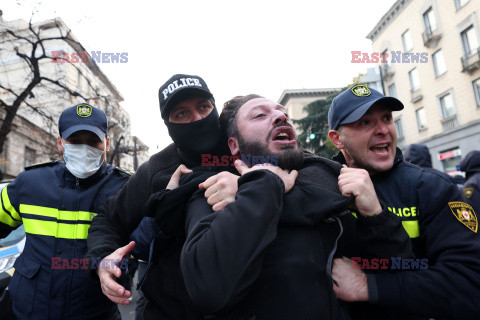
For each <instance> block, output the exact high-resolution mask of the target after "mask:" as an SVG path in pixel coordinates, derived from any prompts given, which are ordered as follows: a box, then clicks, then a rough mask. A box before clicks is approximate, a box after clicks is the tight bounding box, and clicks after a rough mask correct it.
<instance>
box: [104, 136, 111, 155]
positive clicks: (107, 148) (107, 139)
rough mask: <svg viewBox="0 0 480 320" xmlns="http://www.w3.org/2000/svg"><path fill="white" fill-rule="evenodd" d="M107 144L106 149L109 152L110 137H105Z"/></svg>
mask: <svg viewBox="0 0 480 320" xmlns="http://www.w3.org/2000/svg"><path fill="white" fill-rule="evenodd" d="M105 139H106V142H107V144H106V145H105V151H106V152H108V151H110V138H109V137H105Z"/></svg>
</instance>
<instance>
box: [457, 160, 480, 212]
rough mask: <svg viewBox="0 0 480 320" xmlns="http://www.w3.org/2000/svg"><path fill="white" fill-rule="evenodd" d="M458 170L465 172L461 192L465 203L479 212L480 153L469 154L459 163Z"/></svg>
mask: <svg viewBox="0 0 480 320" xmlns="http://www.w3.org/2000/svg"><path fill="white" fill-rule="evenodd" d="M460 170H461V171H464V172H465V175H466V179H467V180H466V181H465V183H464V184H463V192H464V194H465V197H466V198H467V199H466V201H467V202H468V203H469V204H470V205H471V206H472V207H473V208H474V209H475V212H477V213H478V212H480V151H478V150H474V151H471V152H469V153H468V154H467V155H466V157H465V159H462V161H460Z"/></svg>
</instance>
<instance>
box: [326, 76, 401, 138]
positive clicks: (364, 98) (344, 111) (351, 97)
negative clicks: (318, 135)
mask: <svg viewBox="0 0 480 320" xmlns="http://www.w3.org/2000/svg"><path fill="white" fill-rule="evenodd" d="M377 102H383V104H382V105H383V106H385V107H387V108H390V110H392V111H398V110H402V109H403V104H402V103H401V102H400V100H398V99H396V98H393V97H385V96H384V95H383V94H381V93H380V92H378V91H377V90H375V89H372V88H369V87H367V86H366V85H364V84H357V85H355V86H353V87H351V88H350V89H347V90H345V91H343V92H342V93H340V94H339V95H338V96H336V97H335V98H334V99H333V101H332V105H331V106H330V110H328V125H329V126H330V129H331V130H337V129H338V127H339V126H340V125H341V124H346V123H353V122H355V121H358V120H360V118H362V117H363V115H364V114H365V113H366V112H367V111H368V110H369V109H370V108H371V107H372V106H373V105H374V104H375V103H377Z"/></svg>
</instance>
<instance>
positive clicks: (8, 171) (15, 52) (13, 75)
mask: <svg viewBox="0 0 480 320" xmlns="http://www.w3.org/2000/svg"><path fill="white" fill-rule="evenodd" d="M36 35H37V36H38V37H39V38H41V39H47V38H48V39H51V40H45V41H42V43H41V46H40V45H38V46H37V50H36V51H34V50H35V49H32V48H33V47H32V44H31V41H29V40H32V39H33V40H35V37H36ZM0 40H1V41H2V50H1V52H0V86H1V87H0V88H1V90H0V99H1V100H3V101H4V102H5V104H11V102H12V101H14V99H15V98H16V95H18V94H19V93H20V92H22V91H23V90H24V89H25V87H26V85H27V84H28V83H29V81H30V79H31V78H32V77H33V72H32V70H31V68H30V66H29V64H28V62H26V60H27V59H22V57H21V55H26V56H31V55H32V52H35V53H34V54H35V56H37V55H38V56H42V55H46V56H47V57H46V58H42V59H40V60H38V63H39V70H40V72H41V76H42V77H44V78H48V79H50V80H48V81H45V80H44V81H42V82H41V83H40V84H38V85H36V86H35V87H34V88H33V90H32V92H31V94H29V95H28V97H27V98H26V99H25V100H24V102H22V104H21V105H20V107H19V109H18V112H17V116H16V118H15V120H14V126H13V127H12V131H11V132H10V134H9V135H8V136H7V140H6V143H5V146H4V151H3V152H2V164H1V170H2V173H3V176H4V178H13V177H15V176H17V175H18V173H20V172H21V171H23V168H24V165H27V164H32V163H38V162H44V161H50V160H56V159H60V154H59V153H58V151H55V150H56V138H57V136H58V126H57V123H58V118H59V116H60V114H61V112H62V111H63V110H64V109H65V108H67V107H70V106H73V105H75V104H79V103H82V102H87V103H90V104H91V105H93V106H95V107H98V108H100V109H102V110H104V111H105V113H106V114H107V118H108V120H109V137H110V140H111V144H110V150H111V151H110V152H109V154H107V159H111V160H112V164H114V165H117V166H120V167H123V168H126V169H129V170H133V169H134V155H133V154H134V151H137V152H138V154H139V155H140V156H138V155H137V159H138V161H140V163H141V162H143V161H145V160H146V159H148V154H147V150H148V148H147V147H146V146H145V145H144V144H143V143H142V142H141V141H140V139H138V138H136V144H137V145H139V146H141V147H140V148H139V149H136V150H132V149H133V146H134V137H133V136H132V135H131V123H130V116H129V115H128V113H127V112H126V111H125V110H124V109H123V108H122V107H121V106H120V102H122V101H123V97H122V95H121V94H120V92H119V91H118V90H117V89H116V87H115V86H114V85H113V84H112V83H111V81H110V80H109V79H108V78H107V77H106V75H105V74H104V73H103V72H102V71H101V70H100V68H99V66H98V65H97V64H96V63H95V62H94V61H93V60H92V57H91V56H90V54H88V53H87V51H86V50H85V48H84V47H83V46H82V45H81V44H80V43H79V41H78V40H77V39H76V38H75V36H74V35H73V34H72V33H71V31H70V30H69V29H68V27H67V26H66V25H65V23H64V22H63V21H62V20H61V19H60V18H55V19H51V20H45V21H41V22H37V23H32V25H31V26H30V25H29V23H28V22H26V21H23V20H14V21H3V19H2V18H1V14H0ZM19 53H20V54H19ZM75 55H77V59H75V60H73V59H69V58H68V57H70V58H72V57H74V56H75ZM59 57H60V58H59ZM62 57H63V58H62ZM65 58H66V59H65ZM69 91H70V92H74V93H75V94H71V93H69ZM0 116H1V118H0V123H1V122H2V121H3V119H4V118H5V116H4V113H0ZM146 155H147V156H146ZM22 159H23V160H22Z"/></svg>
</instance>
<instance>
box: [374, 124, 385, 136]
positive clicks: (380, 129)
mask: <svg viewBox="0 0 480 320" xmlns="http://www.w3.org/2000/svg"><path fill="white" fill-rule="evenodd" d="M375 133H376V134H383V135H385V134H387V133H388V128H387V125H386V124H385V123H384V122H383V121H377V124H376V126H375Z"/></svg>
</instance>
